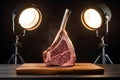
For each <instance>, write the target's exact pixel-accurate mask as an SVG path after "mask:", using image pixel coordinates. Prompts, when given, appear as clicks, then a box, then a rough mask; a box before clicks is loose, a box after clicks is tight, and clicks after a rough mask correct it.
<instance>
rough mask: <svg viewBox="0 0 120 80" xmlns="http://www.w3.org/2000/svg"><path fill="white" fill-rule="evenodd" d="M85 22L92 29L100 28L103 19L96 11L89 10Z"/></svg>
mask: <svg viewBox="0 0 120 80" xmlns="http://www.w3.org/2000/svg"><path fill="white" fill-rule="evenodd" d="M83 16H84V21H85V23H86V24H87V25H88V26H89V27H90V28H99V27H100V26H101V24H102V18H101V16H100V14H99V13H98V12H97V11H96V10H95V9H88V10H86V11H85V13H84V15H83Z"/></svg>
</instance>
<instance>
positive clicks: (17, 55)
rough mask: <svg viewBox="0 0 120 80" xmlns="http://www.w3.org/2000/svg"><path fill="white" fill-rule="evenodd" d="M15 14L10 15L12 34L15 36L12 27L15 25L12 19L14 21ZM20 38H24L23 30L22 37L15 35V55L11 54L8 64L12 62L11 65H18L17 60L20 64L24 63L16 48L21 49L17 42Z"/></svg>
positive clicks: (19, 43)
mask: <svg viewBox="0 0 120 80" xmlns="http://www.w3.org/2000/svg"><path fill="white" fill-rule="evenodd" d="M15 16H16V15H15V14H14V13H13V14H12V22H13V33H14V34H15V35H16V33H15V27H14V25H15V23H14V19H15ZM20 36H22V37H23V36H25V30H23V34H22V35H16V42H15V44H14V45H15V54H13V55H12V56H11V57H10V59H9V61H8V64H9V63H10V62H11V61H12V60H13V63H14V64H18V58H19V59H20V61H21V63H24V60H23V58H22V56H21V55H20V53H18V48H19V47H21V45H22V44H21V42H19V38H20Z"/></svg>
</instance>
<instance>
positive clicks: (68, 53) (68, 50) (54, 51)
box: [43, 9, 76, 66]
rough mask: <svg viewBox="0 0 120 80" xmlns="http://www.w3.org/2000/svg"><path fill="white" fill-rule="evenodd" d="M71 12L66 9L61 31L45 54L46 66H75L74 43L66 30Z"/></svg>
mask: <svg viewBox="0 0 120 80" xmlns="http://www.w3.org/2000/svg"><path fill="white" fill-rule="evenodd" d="M70 13H71V11H70V10H68V9H66V11H65V14H64V17H63V20H62V24H61V27H60V30H59V31H58V33H57V35H56V37H55V39H54V41H53V43H52V44H51V45H50V47H48V49H47V50H45V51H44V52H43V61H44V63H45V64H46V66H74V64H75V61H76V55H75V50H74V46H73V44H72V41H71V40H70V38H69V37H68V34H67V31H66V30H65V27H66V23H67V20H68V17H69V16H70Z"/></svg>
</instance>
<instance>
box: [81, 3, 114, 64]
mask: <svg viewBox="0 0 120 80" xmlns="http://www.w3.org/2000/svg"><path fill="white" fill-rule="evenodd" d="M111 17H112V13H111V10H110V9H109V8H108V6H106V5H105V4H92V5H89V6H87V7H86V8H85V9H84V10H83V11H82V13H81V21H82V24H83V25H84V27H85V28H87V29H88V30H90V31H96V36H97V37H100V39H101V43H100V44H101V45H100V46H101V47H102V54H101V55H99V56H98V57H97V59H96V60H95V62H94V63H97V61H98V60H99V59H100V57H102V63H103V64H106V62H107V59H108V60H109V62H110V63H111V64H113V62H112V61H111V59H110V58H109V56H108V55H107V54H105V46H106V44H105V42H104V37H105V36H106V35H107V34H108V22H109V21H110V20H111ZM103 27H105V33H104V34H102V35H100V33H99V29H100V28H103Z"/></svg>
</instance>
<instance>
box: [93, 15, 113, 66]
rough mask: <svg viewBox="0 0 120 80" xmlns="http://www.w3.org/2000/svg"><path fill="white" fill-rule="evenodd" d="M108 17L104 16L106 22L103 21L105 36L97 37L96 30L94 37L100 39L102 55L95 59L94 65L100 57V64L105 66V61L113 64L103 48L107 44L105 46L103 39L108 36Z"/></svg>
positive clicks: (97, 32)
mask: <svg viewBox="0 0 120 80" xmlns="http://www.w3.org/2000/svg"><path fill="white" fill-rule="evenodd" d="M108 22H109V21H108V16H107V15H106V20H105V24H106V34H105V35H104V36H100V35H99V31H98V30H96V36H97V37H100V38H101V43H100V46H101V47H102V53H101V54H100V55H99V56H98V57H97V58H96V60H95V61H94V64H96V63H97V62H98V60H99V59H100V57H102V64H106V63H107V59H108V61H109V62H110V63H111V64H113V62H112V60H111V59H110V57H109V56H108V55H107V54H106V53H105V47H106V46H107V44H105V41H104V38H105V36H106V35H107V34H108Z"/></svg>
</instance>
